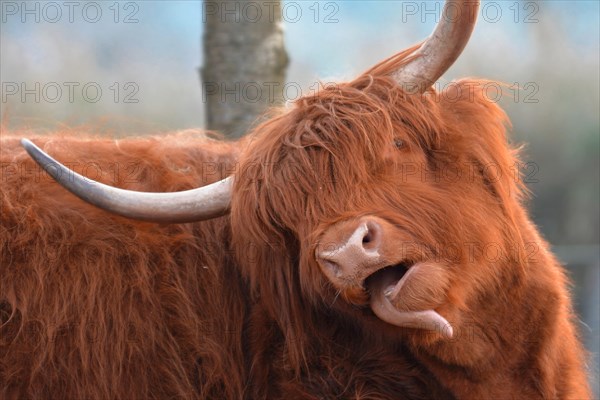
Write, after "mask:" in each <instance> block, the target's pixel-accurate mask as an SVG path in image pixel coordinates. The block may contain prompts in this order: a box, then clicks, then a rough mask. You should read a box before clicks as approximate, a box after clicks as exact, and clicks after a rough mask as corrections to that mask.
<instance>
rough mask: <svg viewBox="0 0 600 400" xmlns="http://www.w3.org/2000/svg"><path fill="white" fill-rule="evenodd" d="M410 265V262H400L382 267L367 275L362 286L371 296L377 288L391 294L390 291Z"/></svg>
mask: <svg viewBox="0 0 600 400" xmlns="http://www.w3.org/2000/svg"><path fill="white" fill-rule="evenodd" d="M412 264H413V263H412V262H410V261H402V262H400V263H398V264H394V265H388V266H386V267H383V268H381V269H379V270H377V271H375V272H374V273H372V274H371V275H369V276H368V277H367V278H366V279H365V282H364V284H363V286H364V287H365V289H366V290H367V291H368V292H369V294H371V295H372V294H373V290H375V289H379V288H383V290H384V292H387V293H388V294H391V292H390V291H393V290H394V288H395V287H397V286H398V284H399V283H400V281H401V280H402V278H403V277H404V275H406V273H407V272H408V269H409V268H410V267H411V265H412Z"/></svg>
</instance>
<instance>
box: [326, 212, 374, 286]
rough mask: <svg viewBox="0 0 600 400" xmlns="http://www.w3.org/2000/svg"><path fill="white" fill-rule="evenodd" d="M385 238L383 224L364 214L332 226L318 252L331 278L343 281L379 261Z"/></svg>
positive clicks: (354, 276)
mask: <svg viewBox="0 0 600 400" xmlns="http://www.w3.org/2000/svg"><path fill="white" fill-rule="evenodd" d="M382 241H383V229H382V228H381V225H380V224H379V223H377V222H376V220H375V219H374V218H371V217H363V218H361V219H359V220H358V221H357V220H353V221H344V222H341V223H339V224H336V225H334V226H332V227H331V228H329V229H328V230H327V231H326V232H325V234H324V235H323V237H322V238H321V241H320V245H319V246H318V248H317V251H316V254H315V255H316V258H317V261H318V262H319V264H320V265H321V268H322V269H323V272H324V273H325V274H326V275H327V276H328V277H329V279H331V280H332V281H334V282H335V281H344V280H348V279H349V278H356V277H357V274H360V273H361V271H366V270H369V269H370V268H369V267H370V266H375V265H377V264H379V263H380V259H381V256H380V254H379V250H380V247H381V244H382Z"/></svg>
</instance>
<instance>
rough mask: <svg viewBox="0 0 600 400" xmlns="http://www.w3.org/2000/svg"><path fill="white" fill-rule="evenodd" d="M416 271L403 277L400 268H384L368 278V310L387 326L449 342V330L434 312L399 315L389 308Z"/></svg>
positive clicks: (449, 326)
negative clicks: (427, 332) (432, 334)
mask: <svg viewBox="0 0 600 400" xmlns="http://www.w3.org/2000/svg"><path fill="white" fill-rule="evenodd" d="M415 268H416V269H415ZM418 268H419V266H414V267H412V268H410V269H409V270H408V272H406V273H404V271H403V270H402V269H401V268H386V269H384V270H382V271H379V272H377V273H375V274H374V275H373V276H371V277H369V279H368V280H367V282H366V284H367V289H368V290H369V292H370V293H371V304H370V305H371V310H373V312H374V313H375V315H377V317H378V318H380V319H381V320H382V321H385V322H387V323H389V324H392V325H396V326H399V327H404V328H416V329H426V330H430V331H437V332H439V333H440V334H442V335H443V336H446V337H448V338H451V337H452V334H453V331H452V326H451V325H450V323H449V322H448V321H447V320H446V319H445V318H444V317H442V316H441V315H440V314H438V313H437V312H435V311H434V310H423V311H401V310H399V309H398V308H397V307H396V306H394V304H392V301H394V302H396V301H395V300H396V299H397V296H399V300H401V296H402V293H401V291H402V286H403V285H404V284H405V283H406V282H407V281H408V280H409V279H410V276H411V275H413V274H414V273H415V272H417V270H418Z"/></svg>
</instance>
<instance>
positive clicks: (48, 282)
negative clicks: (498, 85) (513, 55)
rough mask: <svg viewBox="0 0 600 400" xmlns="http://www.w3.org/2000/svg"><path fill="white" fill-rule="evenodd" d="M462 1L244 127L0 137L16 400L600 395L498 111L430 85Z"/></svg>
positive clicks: (8, 394)
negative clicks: (126, 135)
mask: <svg viewBox="0 0 600 400" xmlns="http://www.w3.org/2000/svg"><path fill="white" fill-rule="evenodd" d="M448 5H452V6H455V7H456V6H460V7H462V8H463V9H464V10H470V12H469V13H464V14H463V15H465V16H463V17H461V18H458V19H454V20H453V21H449V20H444V19H442V21H441V22H440V24H439V26H438V28H436V31H435V32H434V34H433V35H432V37H431V38H430V39H428V40H427V41H425V42H424V43H423V44H421V45H419V46H415V47H412V48H410V49H408V50H406V51H404V52H402V53H400V54H398V55H396V56H394V57H391V58H390V59H388V60H385V61H384V62H382V63H380V64H378V65H376V66H375V67H373V68H372V69H370V70H369V71H367V72H366V73H364V74H362V75H360V76H359V77H358V78H356V79H355V80H353V81H351V82H348V83H343V84H338V85H334V86H328V87H324V88H323V89H322V90H320V91H319V92H318V93H315V94H313V95H310V96H306V97H303V98H301V99H299V100H298V101H296V102H295V103H294V104H293V105H292V106H291V107H290V108H287V109H284V110H274V111H273V114H274V115H272V117H271V118H270V119H269V120H268V121H266V122H264V123H263V124H261V125H259V126H258V127H256V128H255V129H254V131H253V132H251V133H250V134H249V135H248V136H247V137H246V138H244V139H241V140H240V141H238V142H226V141H222V140H216V139H214V138H211V137H210V136H207V135H205V134H202V133H201V132H193V131H189V132H182V133H178V134H173V135H170V136H163V137H150V138H140V139H123V140H109V139H100V138H93V137H82V136H81V135H77V137H75V135H71V134H66V133H58V134H56V135H53V136H45V137H35V138H33V142H35V145H34V144H33V143H32V142H30V141H27V140H25V141H23V145H24V147H25V148H26V150H27V152H28V153H29V154H30V155H31V156H32V157H33V158H34V159H35V160H36V161H37V162H38V163H40V165H42V167H43V169H40V168H36V165H37V164H35V163H34V161H33V160H31V159H30V158H29V157H28V155H27V153H25V151H23V150H22V149H21V148H20V146H19V141H18V138H17V137H16V136H18V135H16V134H12V135H10V136H8V135H4V136H3V137H2V149H1V153H0V154H1V161H2V189H1V195H2V205H1V207H2V208H1V212H2V214H1V219H0V221H1V224H0V245H1V249H2V254H1V266H0V323H1V325H0V386H1V387H0V393H1V394H2V398H6V399H10V398H53V399H57V398H63V399H67V398H77V399H81V398H98V399H111V398H215V399H222V398H228V399H240V398H247V399H260V398H268V399H275V398H285V399H300V398H306V399H331V398H353V399H432V398H435V399H463V398H464V399H467V398H468V399H586V398H590V396H591V395H590V391H589V388H588V385H587V383H586V374H585V369H584V365H585V362H584V355H583V351H582V348H581V345H580V343H579V341H578V339H577V334H576V329H575V327H574V315H573V311H572V309H571V302H570V300H569V295H568V292H567V281H566V278H565V274H564V271H563V270H562V268H561V266H560V265H559V263H558V261H557V260H556V258H555V257H554V256H553V255H552V254H551V253H550V251H549V246H548V245H547V243H546V242H545V241H544V240H543V239H542V238H541V237H540V234H539V233H538V231H537V229H536V227H535V226H534V225H533V224H532V223H531V221H530V219H529V217H528V216H527V213H526V210H525V208H524V205H523V201H524V188H523V187H522V185H521V183H520V180H519V179H518V177H515V174H514V169H513V166H514V165H515V163H517V162H518V154H517V151H516V150H515V149H514V148H512V147H511V146H510V145H509V144H508V141H507V137H506V126H507V124H508V121H507V118H506V116H505V114H504V113H503V112H502V110H501V109H500V108H499V107H498V106H497V105H496V104H495V103H493V102H490V101H488V100H487V99H486V98H485V96H484V91H482V90H480V89H481V88H482V87H483V85H484V84H485V81H480V80H473V79H471V80H460V81H456V82H454V84H453V88H452V90H455V94H456V93H459V94H460V95H459V96H458V97H457V96H456V95H455V94H453V95H452V96H446V94H447V93H446V92H444V91H441V92H435V91H434V90H433V89H432V88H431V85H432V83H433V82H435V81H436V80H437V79H438V78H439V77H440V75H441V74H442V73H443V72H444V71H445V70H446V69H447V68H448V67H449V65H450V64H451V63H452V62H453V61H454V59H456V57H457V56H458V54H459V53H460V52H461V51H462V48H463V47H464V45H465V44H466V41H467V39H468V37H469V35H470V33H471V30H472V28H473V24H474V18H472V17H466V15H471V16H472V15H474V14H475V13H476V10H477V3H476V2H470V1H449V2H448V4H447V7H448ZM456 89H459V90H456ZM36 145H37V146H39V147H41V148H43V149H44V151H45V152H47V153H49V154H51V155H52V156H54V157H55V158H56V159H57V160H58V161H60V162H62V163H63V164H65V165H66V166H67V167H68V168H67V167H65V166H63V165H61V164H60V163H59V162H58V161H55V160H54V159H52V158H50V157H49V156H48V155H47V154H46V153H45V152H44V151H41V150H40V149H39V148H38V147H37V146H36ZM83 176H86V177H87V178H84V177H83ZM54 179H55V180H56V181H58V182H59V183H60V185H59V184H57V183H56V182H55V180H54ZM100 182H102V183H100ZM61 185H62V186H61ZM63 186H65V187H66V188H67V189H68V190H69V191H71V192H72V193H74V194H76V195H77V196H78V197H80V198H81V199H83V200H84V201H82V200H81V199H78V198H77V197H74V196H73V195H72V194H71V193H69V192H67V191H66V190H64V188H63ZM195 187H196V189H194V188H195ZM198 187H199V188H198ZM149 192H152V193H149ZM88 203H91V204H92V205H93V206H92V205H90V204H88ZM107 211H108V212H107ZM156 222H158V224H157V223H156Z"/></svg>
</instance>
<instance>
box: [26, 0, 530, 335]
mask: <svg viewBox="0 0 600 400" xmlns="http://www.w3.org/2000/svg"><path fill="white" fill-rule="evenodd" d="M477 8H478V2H474V1H472V0H462V1H459V0H456V1H452V0H449V1H447V3H446V6H445V8H444V17H443V18H442V19H441V22H440V24H439V25H438V26H437V28H436V30H435V31H434V33H433V34H432V36H431V37H430V38H429V39H427V40H426V41H425V42H423V43H422V44H420V45H418V46H415V47H413V48H410V49H408V50H406V51H404V52H402V53H400V54H398V55H396V56H394V57H391V58H390V59H388V60H385V61H384V62H382V63H380V64H378V65H376V66H375V67H373V68H372V69H370V70H369V71H367V72H365V73H364V74H362V75H361V76H359V77H358V78H357V79H355V80H354V81H352V82H349V83H344V84H338V85H331V86H326V87H324V88H322V89H321V90H320V91H319V92H318V93H316V94H313V95H310V96H307V97H303V98H301V99H299V100H298V101H296V102H295V103H294V104H293V105H292V106H291V107H290V108H288V109H286V110H282V111H281V114H280V115H278V116H276V117H274V118H272V119H270V120H269V121H267V122H265V123H264V124H262V125H261V126H259V127H257V128H256V129H255V131H254V132H253V133H252V134H251V137H250V140H247V141H246V142H245V143H248V147H247V148H246V149H245V151H244V153H243V155H242V157H241V160H240V165H241V167H240V169H239V171H238V172H237V174H236V175H235V176H234V177H230V178H227V179H225V180H223V181H221V182H217V183H215V184H213V185H209V186H205V187H202V188H199V189H195V190H190V191H186V192H179V193H175V194H173V193H158V194H157V193H139V192H131V191H126V190H121V189H116V188H112V187H108V186H106V185H102V184H99V183H91V182H90V181H89V180H87V179H83V178H81V177H79V176H77V175H76V174H74V173H72V172H69V171H68V170H66V169H63V170H61V168H64V167H57V166H58V163H56V162H55V161H54V160H53V159H51V158H50V157H49V156H48V155H46V154H45V153H43V152H42V151H41V150H39V149H38V148H36V147H35V145H33V144H32V143H31V142H29V141H26V140H24V146H25V147H26V148H27V150H28V151H29V152H30V154H31V155H32V156H33V157H34V158H35V159H36V160H37V161H38V162H39V163H40V164H41V165H42V166H44V165H49V164H51V165H52V167H51V168H49V169H48V172H49V173H50V174H51V175H54V176H55V177H56V179H57V180H59V181H60V182H61V183H62V184H63V185H64V186H65V187H66V188H67V189H69V190H71V191H72V192H73V193H75V194H76V195H78V196H79V197H81V198H83V199H84V200H86V201H88V202H90V203H92V204H95V205H97V206H99V207H102V208H105V209H107V210H109V211H112V212H115V213H118V214H121V215H125V216H127V217H131V218H137V219H143V220H150V221H160V222H187V221H197V220H204V219H209V218H213V217H216V216H220V215H223V214H226V213H227V212H228V211H231V224H232V242H233V246H234V248H235V249H236V255H237V257H238V259H239V263H240V265H241V266H242V267H243V269H244V272H245V274H246V276H247V277H248V279H249V280H250V282H251V284H252V287H253V290H254V291H255V293H257V294H258V295H259V296H260V298H261V301H263V302H265V304H266V306H267V308H268V310H269V312H270V313H271V314H272V315H273V316H274V317H275V318H277V320H278V321H280V323H281V325H282V328H283V329H286V330H289V333H290V335H291V336H293V335H292V331H293V330H294V329H295V327H298V325H301V324H305V323H306V321H303V320H302V316H305V315H306V314H307V312H309V311H307V310H314V309H315V306H316V307H320V308H319V309H321V310H327V312H332V313H337V312H339V314H341V315H343V316H344V318H348V319H349V320H352V321H361V322H364V325H368V326H378V327H380V328H381V329H382V330H388V331H392V332H393V331H394V330H395V331H397V332H400V331H402V332H403V333H398V334H404V332H408V334H409V335H410V334H411V332H412V333H414V332H423V330H425V331H432V332H434V334H433V336H434V339H433V340H443V338H444V337H449V336H452V335H453V327H454V329H456V327H457V326H458V325H460V324H461V316H462V315H463V314H462V312H463V311H465V309H466V307H467V305H466V304H465V303H464V299H466V298H469V296H478V295H479V294H480V293H479V289H480V288H482V287H487V288H491V287H497V286H498V285H499V279H498V277H499V276H501V275H503V274H504V275H505V274H506V273H509V274H514V277H513V278H514V279H518V278H519V273H520V272H519V271H509V272H506V271H499V269H500V268H501V263H499V262H490V260H489V259H490V257H497V256H498V257H513V256H514V257H518V256H520V255H522V254H520V253H519V252H518V251H517V252H515V251H514V250H515V248H516V247H512V248H511V247H510V246H511V243H517V242H518V239H519V238H516V237H511V235H514V232H515V230H514V229H512V226H511V224H512V223H513V221H514V220H515V218H516V217H517V215H516V214H517V213H518V212H519V210H520V208H519V207H518V194H519V193H520V188H519V187H518V185H517V184H516V180H515V179H513V177H514V174H515V171H514V169H513V167H514V164H513V163H514V160H515V158H514V154H513V153H512V151H511V150H510V149H509V147H508V146H507V144H506V139H505V136H504V122H505V117H504V114H503V113H502V112H501V111H500V109H499V108H497V107H496V106H495V105H494V104H492V103H491V102H489V101H487V100H486V99H485V96H484V90H483V89H484V88H482V83H481V82H478V81H459V82H455V83H454V84H453V85H449V86H448V89H447V90H444V91H442V92H435V91H434V90H433V89H431V86H432V84H433V83H434V82H435V81H436V80H437V79H438V78H439V77H440V76H441V75H442V74H443V73H444V71H446V69H447V68H448V67H449V66H450V65H451V64H452V62H453V61H454V60H455V59H456V58H457V57H458V55H459V54H460V52H461V51H462V49H463V48H464V46H465V44H466V42H467V40H468V38H469V36H470V34H471V31H472V29H473V26H474V22H475V17H476V13H477ZM67 178H68V179H67ZM249 253H252V254H250V255H249ZM496 253H498V254H496ZM482 271H484V273H482ZM323 306H324V307H323ZM405 328H406V329H405ZM295 339H296V340H301V338H298V337H296V338H295Z"/></svg>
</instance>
